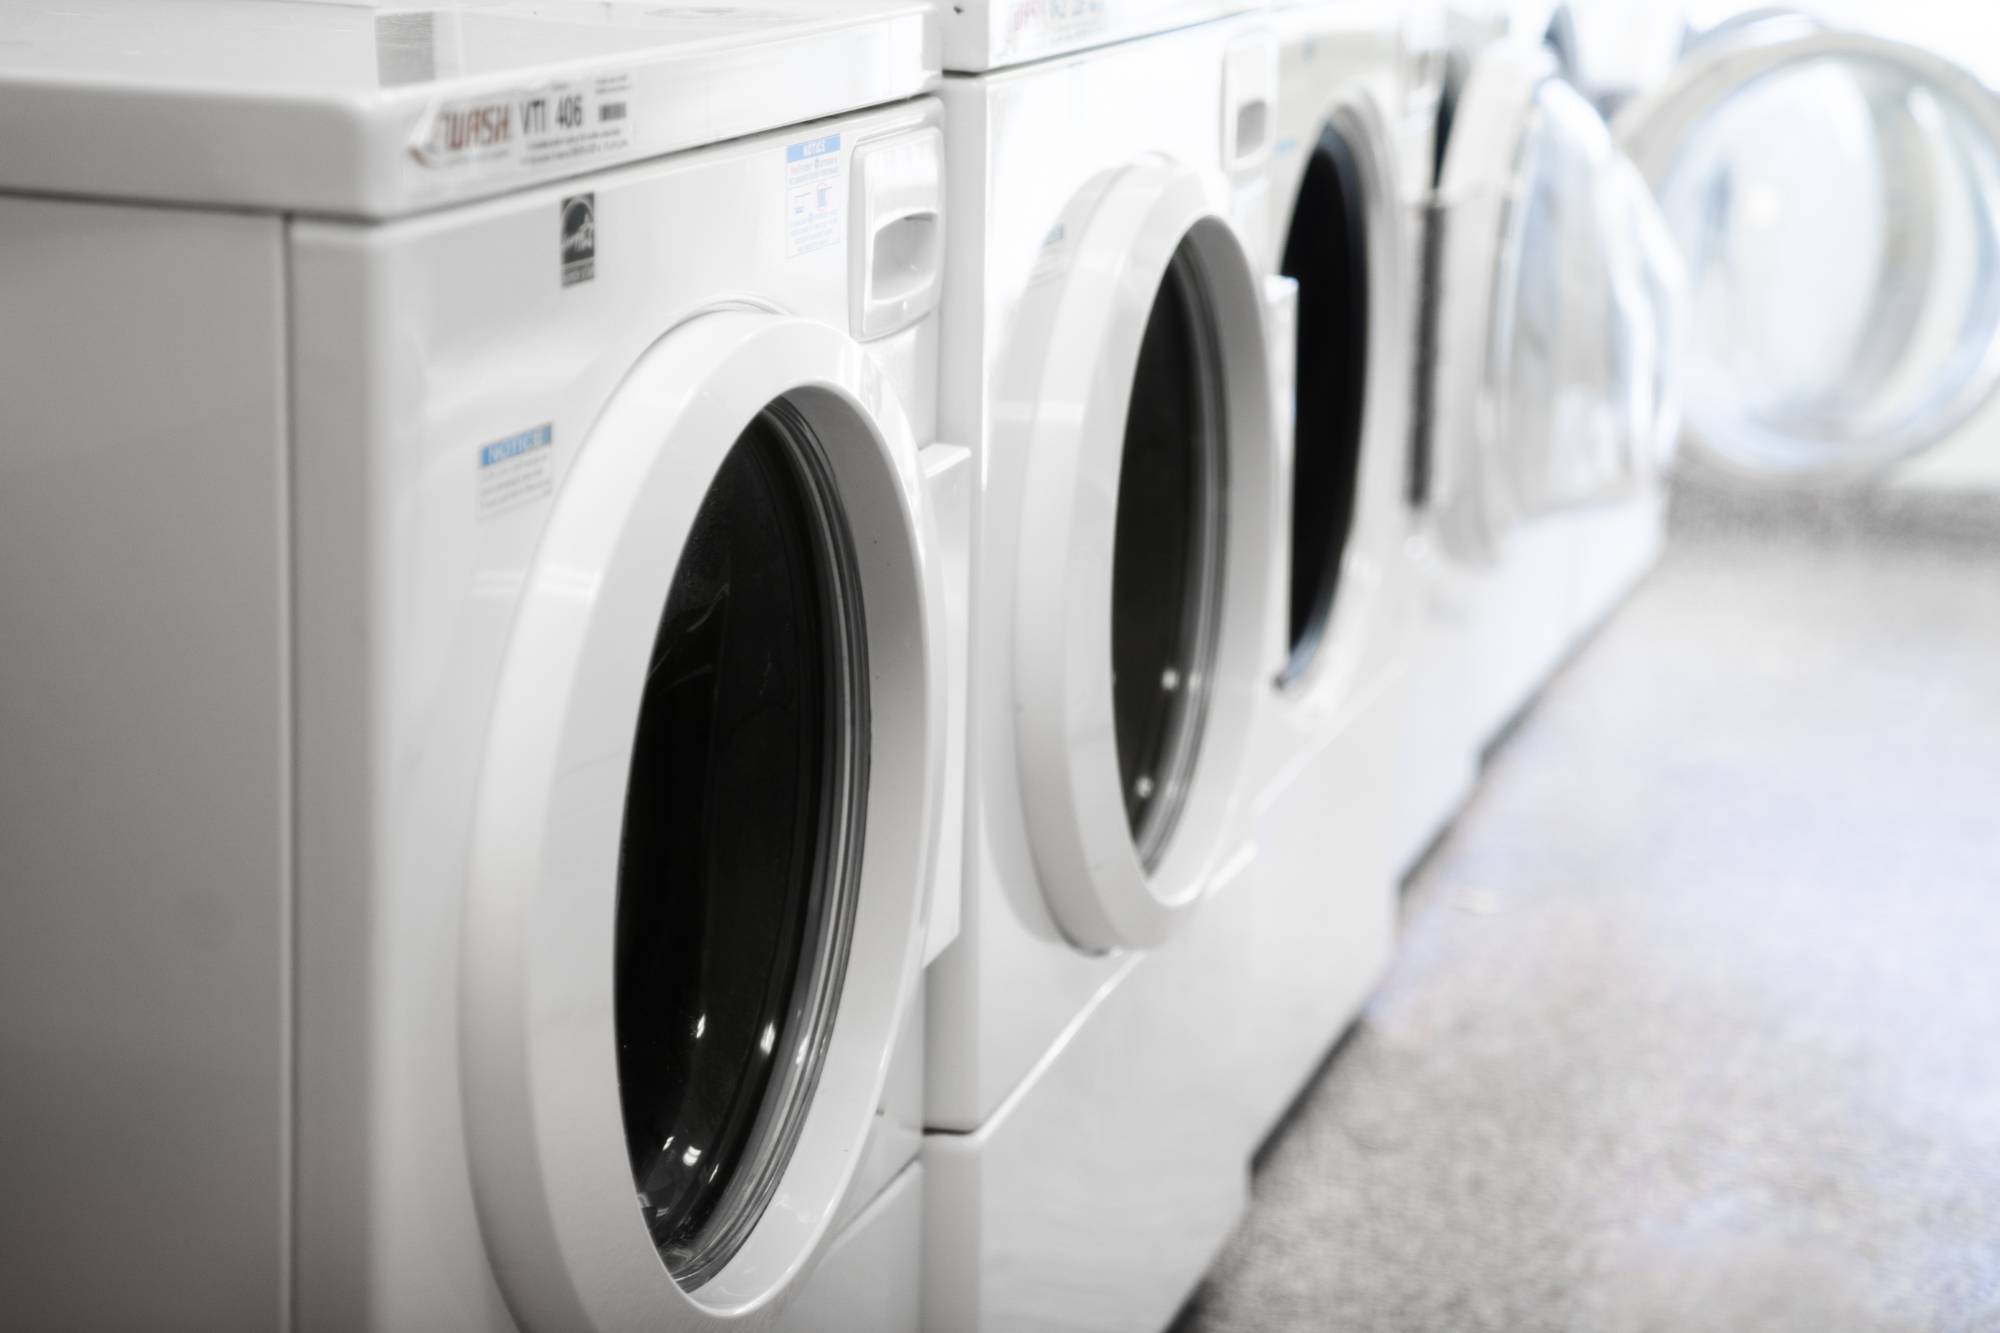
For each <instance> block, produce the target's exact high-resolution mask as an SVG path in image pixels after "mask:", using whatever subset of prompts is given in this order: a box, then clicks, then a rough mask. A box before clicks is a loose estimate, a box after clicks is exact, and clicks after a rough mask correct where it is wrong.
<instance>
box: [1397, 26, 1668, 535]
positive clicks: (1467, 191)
mask: <svg viewBox="0 0 2000 1333" xmlns="http://www.w3.org/2000/svg"><path fill="white" fill-rule="evenodd" d="M1440 199H1441V205H1440V207H1441V209H1442V211H1443V215H1444V223H1443V242H1444V243H1443V246H1442V249H1441V253H1440V254H1439V257H1438V261H1437V262H1438V263H1439V264H1440V265H1441V266H1442V272H1441V274H1440V278H1439V289H1440V292H1439V298H1438V300H1439V305H1440V309H1439V311H1438V314H1437V317H1436V338H1437V348H1436V353H1437V372H1436V377H1435V386H1436V398H1435V401H1434V403H1433V423H1432V425H1433V441H1434V447H1433V450H1432V455H1431V462H1432V467H1433V478H1432V487H1431V502H1432V510H1433V514H1434V521H1435V522H1436V524H1437V528H1438V531H1439V535H1440V537H1441V538H1442V540H1443V542H1444V544H1445V546H1446V548H1447V550H1449V551H1450V552H1451V553H1452V554H1454V555H1455V556H1456V557H1458V558H1460V559H1464V560H1470V561H1472V562H1474V563H1488V562H1491V561H1492V560H1494V559H1497V558H1498V554H1499V551H1500V549H1501V547H1502V545H1503V544H1504V543H1505V541H1506V539H1507V534H1508V533H1509V532H1510V531H1511V530H1512V529H1513V528H1514V527H1515V526H1516V525H1517V524H1520V523H1522V522H1525V521H1527V520H1530V519H1532V518H1534V517H1535V516H1537V515H1539V514H1544V513H1549V512H1552V511H1555V510H1560V509H1563V508H1568V507H1573V506H1577V505H1583V504H1591V503H1596V502H1600V501H1603V500H1607V499H1611V498H1615V497H1618V496H1620V495H1624V494H1629V493H1633V492H1635V491H1637V490H1639V489H1641V488H1644V487H1646V486H1648V485H1651V484H1653V483H1654V482H1655V481H1656V480H1657V478H1658V476H1659V474H1660V473H1661V471H1662V470H1663V469H1664V467H1665V464H1666V462H1667V460H1668V458H1669V457H1670V456H1671V453H1672V449H1673V442H1674V439H1675V436H1676V434H1677V431H1678V424H1679V406H1678V398H1677V386H1678V379H1677V369H1676V363H1675V355H1676V350H1677V348H1678V346H1679V337H1678V329H1679V325H1680V320H1681V306H1682V300H1683V286H1684V284H1683V278H1682V276H1681V265H1680V260H1679V257H1678V255H1677V254H1676V253H1675V251H1674V248H1673V246H1672V244H1671V243H1670V241H1669V240H1668V238H1667V234H1666V231H1665V229H1664V226H1663V224H1662V223H1661V222H1660V220H1659V217H1658V212H1657V209H1656V208H1655V206H1654V204H1653V201H1652V198H1651V196H1650V194H1649V192H1648V190H1647V188H1646V185H1645V182H1644V181H1643V180H1642V179H1641V178H1640V176H1639V175H1638V173H1637V172H1635V171H1634V170H1633V167H1632V165H1631V163H1630V162H1628V161H1627V160H1626V159H1625V158H1624V156H1623V155H1622V154H1621V153H1620V152H1619V150H1618V146H1617V144H1616V142H1615V141H1614V140H1613V138H1612V136H1611V134H1610V132H1609V130H1608V129H1607V127H1606V126H1605V124H1604V122H1603V120H1602V119H1601V118H1600V117H1599V116H1598V114H1597V112H1596V110H1595V109H1593V108H1592V107H1591V105H1590V104H1589V103H1588V102H1587V101H1586V100H1585V99H1584V98H1583V96H1582V95H1581V94H1580V93H1578V92H1577V91H1576V90H1575V89H1574V88H1573V87H1572V86H1571V85H1570V84H1569V83H1568V82H1567V81H1566V80H1564V79H1563V78H1561V77H1560V74H1559V72H1558V67H1557V64H1556V61H1555V59H1554V57H1553V56H1552V55H1551V54H1550V53H1548V52H1547V51H1546V50H1525V49H1520V48H1517V47H1514V46H1510V45H1504V44H1503V45H1498V46H1495V47H1493V48H1491V49H1489V50H1488V51H1486V52H1483V53H1481V54H1480V56H1479V57H1478V58H1477V59H1476V60H1475V61H1474V62H1473V64H1472V67H1471V72H1470V74H1469V76H1468V78H1467V80H1466V83H1465V86H1464V89H1463V91H1462V92H1461V94H1460V114H1459V115H1458V116H1457V117H1456V120H1455V127H1454V129H1453V132H1452V136H1451V139H1450V141H1449V142H1448V144H1447V146H1446V150H1445V161H1444V174H1443V179H1442V181H1441V184H1440Z"/></svg>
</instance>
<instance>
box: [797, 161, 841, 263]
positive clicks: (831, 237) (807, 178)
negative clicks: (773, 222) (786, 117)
mask: <svg viewBox="0 0 2000 1333" xmlns="http://www.w3.org/2000/svg"><path fill="white" fill-rule="evenodd" d="M840 169H841V157H840V136H839V135H838V134H829V135H825V136H823V137H822V138H818V139H807V140H805V141H804V142H802V143H795V144H791V145H788V146H787V147H786V149H785V254H786V256H787V257H790V256H793V255H803V254H810V253H811V252H812V251H814V250H824V249H825V248H826V247H827V246H829V245H832V244H834V243H835V242H837V241H839V240H840V212H841V202H842V201H841V194H842V191H843V190H844V189H845V181H844V178H843V177H842V176H841V170H840Z"/></svg>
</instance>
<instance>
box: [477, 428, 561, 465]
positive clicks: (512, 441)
mask: <svg viewBox="0 0 2000 1333" xmlns="http://www.w3.org/2000/svg"><path fill="white" fill-rule="evenodd" d="M554 438H555V428H554V427H553V426H546V425H544V426H537V427H535V428H534V429H533V430H524V431H522V432H521V433H520V434H519V435H509V436H508V437H507V438H506V439H504V440H495V441H493V443H491V444H489V445H487V446H486V447H485V448H484V449H481V450H480V451H479V466H481V467H492V466H493V465H494V464H495V463H504V462H506V461H507V460H508V459H510V458H519V457H520V456H521V455H522V454H525V453H527V452H529V451H530V450H534V449H546V448H548V446H549V442H550V441H551V440H553V439H554Z"/></svg>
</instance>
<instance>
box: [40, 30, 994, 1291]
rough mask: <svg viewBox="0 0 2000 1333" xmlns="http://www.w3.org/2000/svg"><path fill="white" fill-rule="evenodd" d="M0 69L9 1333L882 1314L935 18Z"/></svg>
mask: <svg viewBox="0 0 2000 1333" xmlns="http://www.w3.org/2000/svg"><path fill="white" fill-rule="evenodd" d="M0 38H3V39H0V114H4V116H5V118H6V119H7V120H8V122H9V123H10V124H12V125H14V126H15V127H16V129H15V132H14V133H11V134H10V135H9V136H8V141H7V147H6V148H5V150H4V151H0V237H4V240H0V340H4V341H0V346H3V347H4V364H5V369H4V370H0V375H4V376H5V394H4V399H5V402H6V404H7V409H8V413H9V419H10V422H11V424H12V426H13V428H14V430H15V432H16V434H15V436H14V441H13V443H12V444H10V445H9V446H7V447H6V448H5V449H0V552H4V555H5V563H6V568H7V570H8V573H7V574H6V575H5V576H4V578H0V638H4V640H5V641H6V643H7V644H8V645H9V647H8V650H7V656H8V660H9V669H8V670H7V671H6V672H5V673H4V674H3V675H0V750H4V752H5V753H6V755H7V764H8V771H7V777H6V779H5V781H4V783H0V838H4V840H5V842H6V844H7V846H8V847H9V848H10V850H11V853H12V855H13V856H14V857H15V859H16V865H17V871H18V873H19V874H20V875H22V876H23V878H22V879H21V880H20V881H18V883H19V885H20V888H21V890H22V891H21V892H19V893H11V892H10V893H9V894H8V895H7V896H6V897H5V898H4V900H0V912H4V913H5V920H4V922H0V998H4V1003H5V1008H6V1012H7V1014H8V1015H9V1018H8V1019H7V1024H8V1032H9V1050H10V1056H9V1060H10V1081H11V1082H13V1083H14V1085H15V1092H14V1094H12V1095H9V1096H8V1097H7V1098H6V1099H5V1102H4V1109H0V1126H3V1127H4V1130H5V1132H6V1134H7V1135H8V1137H9V1140H10V1142H12V1143H14V1144H15V1145H16V1146H17V1148H18V1149H19V1151H18V1152H16V1153H13V1154H11V1155H10V1160H11V1162H12V1165H11V1166H9V1167H8V1168H7V1169H6V1172H5V1180H4V1186H0V1187H4V1189H5V1191H6V1193H7V1196H8V1199H9V1208H10V1210H11V1211H12V1215H13V1217H14V1218H15V1219H16V1221H17V1222H21V1223H24V1224H23V1225H17V1226H13V1227H10V1228H9V1229H8V1234H7V1237H6V1239H5V1240H4V1241H0V1285H4V1287H5V1288H6V1291H7V1300H8V1303H9V1315H10V1317H11V1318H13V1319H15V1320H18V1321H21V1322H22V1323H24V1324H27V1325H33V1326H42V1327H56V1326H61V1327H71V1328H133V1327H142V1326H158V1325H160V1324H163V1323H171V1324H176V1325H183V1324H184V1325H187V1326H191V1327H192V1326H200V1327H211V1328H250V1327H280V1326H284V1327H292V1328H297V1329H301V1330H312V1329H340V1330H353V1329H376V1328H379V1329H439V1330H451V1329H465V1330H475V1329H476V1330H501V1329H515V1328H519V1329H533V1330H558V1329H559V1330H565V1331H567V1330H579V1329H599V1330H610V1329H641V1328H644V1329H733V1328H745V1327H758V1328H769V1327H773V1326H777V1327H786V1328H794V1329H810V1330H816V1331H817V1330H827V1329H857V1330H858V1329H870V1330H874V1329H882V1328H903V1329H910V1330H914V1329H916V1328H917V1327H919V1312H918V1309H917V1305H916V1301H917V1296H918V1277H917V1270H918V1265H919V1261H920V1250H921V1243H922V1226H921V1218H920V1209H921V1207H922V1202H923V1188H922V1180H921V1170H922V1168H921V1166H920V1164H919V1163H918V1161H917V1156H918V1147H919V1134H918V1130H919V1124H918V1122H919V1119H920V1115H921V1112H920V1105H919V1103H920V1092H921V1071H920V1069H919V1068H918V1067H917V1061H918V1060H920V1057H921V1050H922V1039H921V1018H922V1011H921V1003H920V1002H921V995H922V991H921V988H920V985H919V976H920V970H921V967H922V964H923V961H924V958H925V956H926V952H927V949H928V948H934V947H935V946H937V945H940V944H942V942H943V937H944V936H946V935H948V934H949V929H950V927H949V924H948V923H949V922H950V921H951V920H952V914H951V913H950V912H949V911H947V912H944V913H937V912H933V911H932V910H931V904H932V903H933V902H934V901H945V902H947V903H949V902H954V901H955V896H956V892H957V881H958V868H957V858H956V854H955V851H954V850H953V843H954V839H955V834H954V832H953V826H954V823H955V821H956V819H957V818H958V816H959V806H958V803H957V802H956V801H955V800H954V799H953V793H952V792H951V790H950V781H951V777H950V775H951V774H952V773H953V772H954V771H955V769H954V760H953V757H952V751H953V747H954V745H955V744H956V740H955V729H954V727H953V725H952V721H951V716H950V710H951V703H950V700H951V698H952V697H953V695H954V694H955V693H956V692H957V690H958V688H959V686H958V682H956V681H954V680H953V679H952V678H951V673H952V670H953V669H954V668H953V663H954V662H957V661H960V660H962V647H956V648H955V647H954V638H955V636H958V635H961V634H962V629H963V623H964V605H963V598H964V589H963V577H964V562H963V557H964V554H965V536H964V534H965V523H966V508H967V505H968V504H969V488H968V487H967V486H966V483H967V481H968V480H969V476H968V469H967V463H968V455H967V454H966V452H965V451H964V450H962V449H953V448H950V447H948V446H942V445H937V444H932V443H929V442H930V441H932V440H934V438H935V426H936V416H937V413H936V404H935V399H934V391H935V373H936V350H935V349H936V329H937V318H936V315H935V313H934V306H935V303H936V298H937V293H938V288H939V283H940V280H941V274H942V268H941V265H942V250H941V246H942V241H943V215H942V208H943V157H942V149H943V129H942V122H941V108H940V106H939V104H938V102H937V101H936V100H935V99H933V98H930V97H927V96H924V95H923V94H925V93H926V92H927V91H928V90H929V89H931V88H932V87H933V85H934V83H935V81H936V77H937V67H936V63H935V53H936V51H937V49H938V32H937V26H936V17H935V15H934V13H933V12H932V11H931V9H930V6H929V5H928V4H925V3H896V2H895V0H888V2H886V3H857V4H845V5H840V6H827V5H824V4H811V5H805V4H799V5H789V4H782V3H768V4H757V5H751V6H743V7H737V6H704V7H701V8H699V9H687V10H677V9H668V10H651V11H641V10H638V9H636V8H635V9H620V8H617V7H606V6H601V5H563V4H534V5H527V4H519V5H517V4H508V3H500V4H480V5H468V6H465V7H463V8H440V9H428V10H425V11H423V12H420V13H405V12H395V11H376V10H372V9H367V8H356V7H346V6H328V5H318V4H298V5H289V4H271V3H255V4H236V3H221V2H219V0H205V2H200V3H168V4H123V3H116V2H115V0H84V2H83V3H66V4H63V5H60V6H57V5H49V6H41V5H23V6H18V7H15V8H14V9H12V10H10V11H9V12H8V13H7V14H6V15H5V16H4V17H0ZM954 493H956V495H957V500H956V502H954V501H953V498H952V497H953V495H954ZM36 570H39V571H44V572H54V571H60V573H59V575H57V576H55V577H42V576H39V575H33V576H31V575H29V574H28V573H27V571H36ZM80 663H89V664H91V665H89V666H88V667H87V668H85V669H78V664H80ZM939 923H945V924H944V925H943V926H942V928H941V930H940V931H939V933H938V934H937V935H936V936H933V935H931V934H929V933H927V932H928V930H929V928H930V927H931V926H934V925H938V924H939ZM135 1126H138V1127H140V1128H139V1129H138V1130H137V1132H135V1128H134V1127H135ZM111 1218H125V1219H128V1222H129V1223H130V1224H131V1225H136V1226H141V1227H143V1228H144V1229H145V1232H146V1236H145V1239H144V1242H143V1243H139V1244H134V1245H130V1246H124V1247H121V1249H122V1250H123V1251H125V1252H124V1254H123V1257H122V1258H121V1259H120V1261H119V1276H118V1278H117V1280H115V1281H102V1280H98V1279H97V1277H95V1276H93V1275H94V1274H95V1273H96V1272H97V1269H98V1268H99V1267H101V1262H102V1256H103V1254H104V1245H105V1236H106V1232H105V1227H106V1225H107V1219H111Z"/></svg>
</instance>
